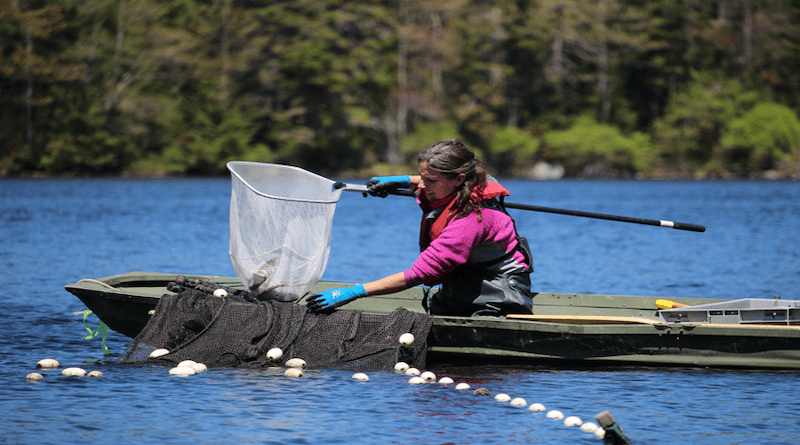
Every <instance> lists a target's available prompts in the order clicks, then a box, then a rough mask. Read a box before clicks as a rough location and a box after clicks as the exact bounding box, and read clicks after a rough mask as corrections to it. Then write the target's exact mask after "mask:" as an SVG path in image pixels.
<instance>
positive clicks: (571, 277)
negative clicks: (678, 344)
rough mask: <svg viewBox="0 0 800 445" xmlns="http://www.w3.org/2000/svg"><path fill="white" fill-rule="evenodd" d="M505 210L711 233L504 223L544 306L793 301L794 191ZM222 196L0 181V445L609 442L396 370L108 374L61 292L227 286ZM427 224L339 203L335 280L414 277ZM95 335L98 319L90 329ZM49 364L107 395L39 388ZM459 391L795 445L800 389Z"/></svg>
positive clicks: (371, 206)
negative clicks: (163, 279)
mask: <svg viewBox="0 0 800 445" xmlns="http://www.w3.org/2000/svg"><path fill="white" fill-rule="evenodd" d="M503 183H504V185H506V186H507V187H508V188H509V189H510V190H511V191H512V196H511V197H510V198H509V199H508V200H509V201H513V202H518V203H528V204H534V205H540V206H549V207H558V208H566V209H575V210H583V211H591V212H600V213H610V214H618V215H625V216H632V217H640V218H649V219H668V220H673V221H679V222H686V223H693V224H701V225H705V226H706V227H707V231H706V232H705V233H695V232H685V231H678V230H671V229H666V228H659V227H652V226H644V225H635V224H626V223H621V222H609V221H599V220H591V219H586V218H577V217H572V216H562V215H551V214H544V213H534V212H526V211H521V210H511V213H512V216H513V217H514V218H515V219H516V222H517V226H518V229H519V231H520V232H521V233H522V234H524V235H526V236H527V237H528V238H529V240H530V244H531V247H532V248H533V251H534V255H535V265H536V273H535V274H534V275H533V280H534V284H533V287H534V290H536V291H553V292H585V293H610V294H632V295H656V296H665V297H669V298H672V299H680V297H717V298H745V297H755V298H772V297H773V296H775V295H780V296H782V298H784V299H800V242H798V235H800V229H798V221H800V184H798V183H791V182H680V181H675V182H661V181H652V182H651V181H630V182H627V181H558V182H531V181H510V180H509V181H503ZM229 202H230V181H229V180H228V179H224V178H223V179H209V180H201V179H190V180H116V179H108V180H100V179H98V180H2V181H0V221H2V223H0V235H2V236H1V237H0V261H2V263H0V275H1V276H2V278H3V280H2V282H3V283H4V288H3V290H4V292H3V294H4V298H3V299H2V301H3V309H2V316H0V328H2V332H3V335H2V338H0V443H10V444H27V443H37V444H49V443H53V444H56V443H57V444H62V443H115V444H126V443H176V444H177V443H180V444H183V443H214V444H223V443H224V444H229V443H259V444H272V443H274V444H320V443H327V444H334V443H339V444H372V443H396V444H407V443H418V444H445V443H459V444H460V443H557V444H565V443H576V444H580V443H586V444H588V443H602V441H601V440H599V439H596V438H594V436H592V435H589V434H586V433H583V432H581V431H580V430H579V429H577V428H574V427H573V428H567V427H564V426H563V424H562V423H561V422H559V421H554V420H550V419H546V418H545V417H544V414H543V413H539V414H533V413H531V412H530V411H528V410H525V409H519V408H513V407H511V406H509V405H508V404H501V403H498V402H495V401H494V400H493V399H492V398H490V397H479V396H474V395H472V391H456V390H454V389H452V388H447V387H443V386H441V385H409V384H408V383H407V380H408V378H407V377H406V376H403V375H398V374H395V373H392V372H374V373H370V381H369V382H356V381H355V380H353V379H351V378H350V377H351V375H352V371H348V370H343V369H316V370H309V371H308V372H307V373H306V376H305V377H304V378H301V379H289V378H285V377H283V375H282V374H281V373H277V372H275V371H252V370H238V369H212V370H210V371H208V372H206V373H203V374H201V375H197V376H192V377H189V378H180V377H173V376H169V375H167V370H166V369H164V368H159V367H131V366H119V365H114V364H113V363H111V362H112V361H113V358H114V357H115V356H116V355H117V354H119V353H121V352H122V351H123V350H124V349H125V347H126V346H127V345H128V344H129V342H130V339H128V338H127V337H124V336H122V335H120V334H116V333H114V332H112V333H110V336H109V339H108V341H107V344H108V346H109V347H110V348H111V351H112V355H111V356H110V357H104V355H103V353H102V351H101V349H100V340H99V338H96V339H93V340H84V339H82V337H83V335H84V334H86V331H85V328H84V325H83V321H82V317H81V316H75V315H73V314H72V313H73V312H75V311H82V310H84V309H85V307H84V306H83V304H82V303H81V302H80V301H79V300H78V299H77V298H75V297H74V296H72V295H71V294H69V293H68V292H66V291H65V290H64V288H63V286H64V285H65V284H69V283H74V282H76V281H78V280H80V279H82V278H98V277H103V276H108V275H114V274H118V273H123V272H128V271H133V270H145V271H158V272H170V273H176V274H178V273H200V274H215V275H227V276H233V275H234V272H233V268H232V266H231V263H230V258H229V257H228V253H227V252H228V235H229V232H228V230H229V229H228V206H229ZM418 218H419V211H418V209H417V208H416V207H415V205H414V203H413V201H412V200H410V199H408V198H402V197H389V198H386V199H380V198H372V197H370V198H367V199H364V198H362V197H361V195H360V194H357V193H345V194H344V195H343V196H342V199H341V201H340V202H339V204H338V205H337V209H336V217H335V221H334V232H333V233H334V234H333V244H332V248H331V255H330V260H329V263H328V268H327V270H326V272H325V276H324V277H323V279H328V280H339V281H351V282H362V281H366V280H371V279H375V278H379V277H382V276H384V275H388V274H391V273H394V272H397V271H401V270H403V269H404V268H406V267H408V266H409V265H410V263H411V262H412V261H413V260H414V258H415V257H416V254H417V247H416V246H417V230H418V224H419V222H418ZM89 322H90V325H91V326H93V327H94V326H96V318H94V316H91V317H90V318H89ZM43 358H55V359H57V360H58V361H59V362H61V364H62V369H63V368H64V367H66V366H80V367H83V368H85V369H87V370H95V369H97V370H100V371H102V372H103V373H104V374H105V377H103V378H97V379H89V378H68V377H62V376H61V375H60V374H59V371H58V370H56V371H43V374H44V375H45V378H44V380H42V381H40V382H29V381H27V380H26V378H25V376H26V375H27V374H28V373H29V372H32V371H35V370H36V363H37V362H38V361H39V360H40V359H43ZM432 371H434V372H436V373H437V374H438V375H449V376H451V377H452V378H453V379H454V380H456V381H457V382H459V381H464V382H468V383H470V384H472V385H473V388H474V387H478V386H481V387H485V388H487V389H489V390H490V391H491V392H492V393H493V394H494V393H499V392H504V393H507V394H509V395H511V396H512V397H523V398H525V399H526V400H527V401H528V402H529V403H533V402H538V403H542V404H544V405H545V406H546V407H547V409H558V410H561V411H563V412H564V413H565V415H576V416H578V417H581V418H582V419H584V420H585V421H586V420H594V415H595V414H597V413H599V412H601V411H604V410H608V411H610V412H611V413H612V414H613V415H614V416H615V418H616V419H617V420H618V421H619V423H620V424H621V426H622V427H623V428H624V430H625V432H626V433H627V435H628V437H629V438H630V439H631V440H632V441H633V442H634V443H639V444H644V443H646V444H684V443H693V444H797V443H800V420H798V417H797V412H798V410H800V400H798V397H797V396H796V395H795V394H794V391H796V390H797V388H798V387H800V372H741V371H715V370H708V369H683V370H662V369H615V370H593V371H583V370H564V369H548V368H537V367H522V366H505V367H498V366H494V367H487V366H472V367H459V368H452V367H442V368H436V369H432Z"/></svg>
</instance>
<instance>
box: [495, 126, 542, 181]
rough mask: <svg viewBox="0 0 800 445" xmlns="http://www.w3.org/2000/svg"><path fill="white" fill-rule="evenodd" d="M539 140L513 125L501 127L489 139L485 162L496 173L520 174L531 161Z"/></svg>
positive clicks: (534, 155)
mask: <svg viewBox="0 0 800 445" xmlns="http://www.w3.org/2000/svg"><path fill="white" fill-rule="evenodd" d="M540 145H541V141H539V139H537V138H535V137H534V136H533V135H532V134H531V133H529V132H527V131H524V130H520V129H519V128H515V127H508V126H506V127H501V128H499V129H497V130H496V131H495V132H494V133H493V134H492V136H491V138H490V139H489V147H488V149H487V151H488V152H489V153H490V155H489V156H488V159H487V162H488V163H489V164H490V165H491V167H492V168H493V170H494V171H495V172H496V173H497V174H498V175H516V174H521V173H522V170H523V169H524V168H525V167H526V166H528V165H531V164H532V163H533V160H534V158H535V157H536V154H537V152H538V151H539V146H540Z"/></svg>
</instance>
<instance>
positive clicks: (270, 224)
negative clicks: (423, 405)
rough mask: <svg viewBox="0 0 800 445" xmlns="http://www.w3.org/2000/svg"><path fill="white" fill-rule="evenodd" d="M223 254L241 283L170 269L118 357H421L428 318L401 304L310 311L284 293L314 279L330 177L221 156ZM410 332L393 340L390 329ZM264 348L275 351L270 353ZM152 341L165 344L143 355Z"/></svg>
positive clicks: (336, 360) (330, 206) (418, 360)
mask: <svg viewBox="0 0 800 445" xmlns="http://www.w3.org/2000/svg"><path fill="white" fill-rule="evenodd" d="M228 169H229V170H230V171H231V176H232V192H231V207H230V256H231V260H232V262H233V267H234V269H235V271H236V274H237V275H238V277H239V280H240V281H241V283H242V284H243V285H244V288H245V290H242V289H233V288H224V290H225V291H226V292H225V294H226V296H224V297H218V296H216V295H214V291H215V290H217V289H220V288H221V287H222V286H220V285H218V284H216V283H212V282H206V281H201V280H199V279H195V278H187V277H183V276H178V277H176V282H175V283H170V286H168V289H169V290H171V291H173V292H175V293H174V294H173V293H167V294H165V295H163V296H162V297H161V299H160V301H159V303H158V306H157V307H156V309H155V313H154V315H153V316H152V317H151V318H150V320H149V322H148V323H147V325H146V326H145V327H144V329H143V330H142V331H141V332H140V333H139V334H138V335H137V336H136V338H135V339H134V341H133V343H131V345H130V346H129V347H128V349H127V350H126V351H125V353H123V354H122V355H121V356H120V358H119V359H118V362H119V363H151V364H163V365H169V364H172V365H174V364H177V363H179V362H181V361H183V360H194V361H196V362H201V363H204V364H206V366H229V367H256V368H259V367H271V366H280V365H282V364H283V363H284V361H285V360H287V359H289V358H301V359H303V360H305V362H306V364H307V365H308V366H311V367H328V366H340V367H348V368H357V369H393V367H394V364H395V363H397V362H398V361H405V362H406V363H409V364H410V365H413V366H416V367H424V365H425V352H426V349H427V337H428V332H429V330H430V326H431V323H432V322H431V319H430V318H429V317H428V316H427V315H425V314H420V313H415V312H412V311H409V310H407V309H403V308H399V309H395V310H394V311H393V312H391V313H366V312H362V311H349V310H338V311H334V312H332V313H330V314H314V313H311V312H309V311H308V310H307V308H306V307H305V306H304V305H301V304H297V303H295V302H294V301H295V300H297V299H299V298H300V297H302V296H304V295H306V294H307V293H308V292H309V291H311V290H312V289H313V288H314V287H315V286H316V284H317V283H318V282H319V279H320V278H321V276H322V274H323V272H324V271H325V266H326V264H327V261H328V255H329V253H330V244H331V229H332V226H333V212H334V209H335V206H336V203H337V202H338V201H339V197H340V195H341V192H342V190H341V189H337V188H335V187H334V184H335V183H334V182H333V181H330V180H328V179H326V178H323V177H321V176H318V175H315V174H313V173H310V172H308V171H306V170H303V169H300V168H297V167H290V166H284V165H273V164H260V163H254V162H231V163H229V164H228ZM406 332H410V333H412V334H413V335H414V337H415V338H416V339H417V340H416V341H415V342H414V343H412V345H410V346H402V345H401V344H400V342H399V337H400V336H401V335H402V334H404V333H406ZM273 348H280V349H281V350H282V351H283V356H282V358H281V359H274V360H273V359H270V358H269V357H267V352H268V351H269V350H270V349H273ZM156 349H167V350H169V351H170V352H169V354H167V355H164V356H161V357H156V358H152V357H150V354H151V353H152V352H153V351H154V350H156Z"/></svg>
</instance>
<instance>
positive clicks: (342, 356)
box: [116, 288, 432, 370]
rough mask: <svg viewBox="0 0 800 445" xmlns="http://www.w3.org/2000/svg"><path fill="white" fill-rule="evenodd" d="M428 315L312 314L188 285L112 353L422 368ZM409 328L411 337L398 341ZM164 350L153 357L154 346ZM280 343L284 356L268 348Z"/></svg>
mask: <svg viewBox="0 0 800 445" xmlns="http://www.w3.org/2000/svg"><path fill="white" fill-rule="evenodd" d="M431 320H432V319H431V318H430V317H429V316H428V315H426V314H421V313H416V312H412V311H409V310H407V309H402V308H399V309H395V310H394V311H393V312H391V313H367V312H362V311H351V310H339V311H334V312H333V313H330V314H314V313H311V312H309V311H308V310H307V309H306V307H305V306H303V305H300V304H296V303H291V302H281V301H275V300H270V301H248V300H246V299H244V298H242V297H239V296H236V295H232V294H231V295H228V296H226V297H224V298H220V297H216V296H214V295H213V294H211V293H209V292H208V289H206V290H198V289H194V288H186V289H183V290H180V291H179V292H177V293H176V294H165V295H164V296H162V297H161V299H160V301H159V303H158V305H157V306H156V309H155V311H154V314H153V315H152V317H151V318H150V321H149V322H148V323H147V325H146V326H145V327H144V329H143V330H142V331H141V332H140V333H139V334H138V335H137V336H136V338H135V339H134V341H133V342H132V343H131V344H130V345H129V346H128V348H127V349H126V350H125V352H124V353H123V354H121V355H120V357H119V358H118V359H117V361H116V362H117V363H120V364H152V365H162V366H175V365H177V364H178V363H180V362H181V361H183V360H194V361H196V362H200V363H204V364H205V365H206V366H208V367H241V368H265V367H272V366H281V365H284V364H285V362H286V360H288V359H290V358H301V359H303V360H304V361H305V362H306V364H307V366H308V367H311V368H318V367H345V368H349V369H360V370H378V369H386V370H391V369H393V367H394V364H395V363H397V362H398V361H404V362H406V363H408V364H409V365H411V366H415V367H417V368H419V369H424V368H425V354H426V349H427V340H426V339H427V337H428V332H429V331H430V328H431V324H432V321H431ZM406 332H410V333H411V334H413V335H414V337H415V338H416V340H415V341H414V342H413V343H412V344H411V345H402V344H400V343H399V338H400V336H401V335H402V334H404V333H406ZM162 348H163V349H167V350H168V351H169V353H168V354H166V355H162V356H160V357H150V354H151V353H152V352H153V351H155V350H156V349H162ZM272 348H280V349H281V350H282V351H283V356H282V357H281V358H279V359H270V358H269V357H268V356H267V352H268V351H269V350H270V349H272Z"/></svg>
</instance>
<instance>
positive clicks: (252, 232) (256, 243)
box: [228, 162, 342, 301]
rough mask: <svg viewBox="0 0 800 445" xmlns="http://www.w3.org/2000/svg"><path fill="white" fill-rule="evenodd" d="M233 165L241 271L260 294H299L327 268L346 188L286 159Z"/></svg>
mask: <svg viewBox="0 0 800 445" xmlns="http://www.w3.org/2000/svg"><path fill="white" fill-rule="evenodd" d="M228 170H230V172H231V182H232V190H231V208H230V232H231V234H230V256H231V261H232V263H233V268H234V270H235V271H236V275H237V276H238V277H239V279H240V280H241V282H242V284H243V285H244V286H245V288H247V289H249V290H250V291H251V292H252V293H253V294H254V295H256V296H257V297H258V298H259V299H261V300H266V299H276V300H280V301H293V300H296V299H298V298H300V297H301V296H303V295H304V294H306V293H307V292H308V291H310V290H311V289H312V288H313V287H314V286H315V285H316V284H317V282H318V281H319V279H320V278H321V277H322V274H323V272H324V271H325V266H326V264H327V262H328V255H329V253H330V246H331V230H332V227H333V213H334V210H335V208H336V203H337V202H338V201H339V197H340V196H341V193H342V191H341V189H335V188H334V187H333V185H334V182H333V181H331V180H329V179H327V178H324V177H322V176H318V175H316V174H314V173H311V172H309V171H306V170H303V169H301V168H298V167H291V166H287V165H275V164H263V163H257V162H230V163H228Z"/></svg>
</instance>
